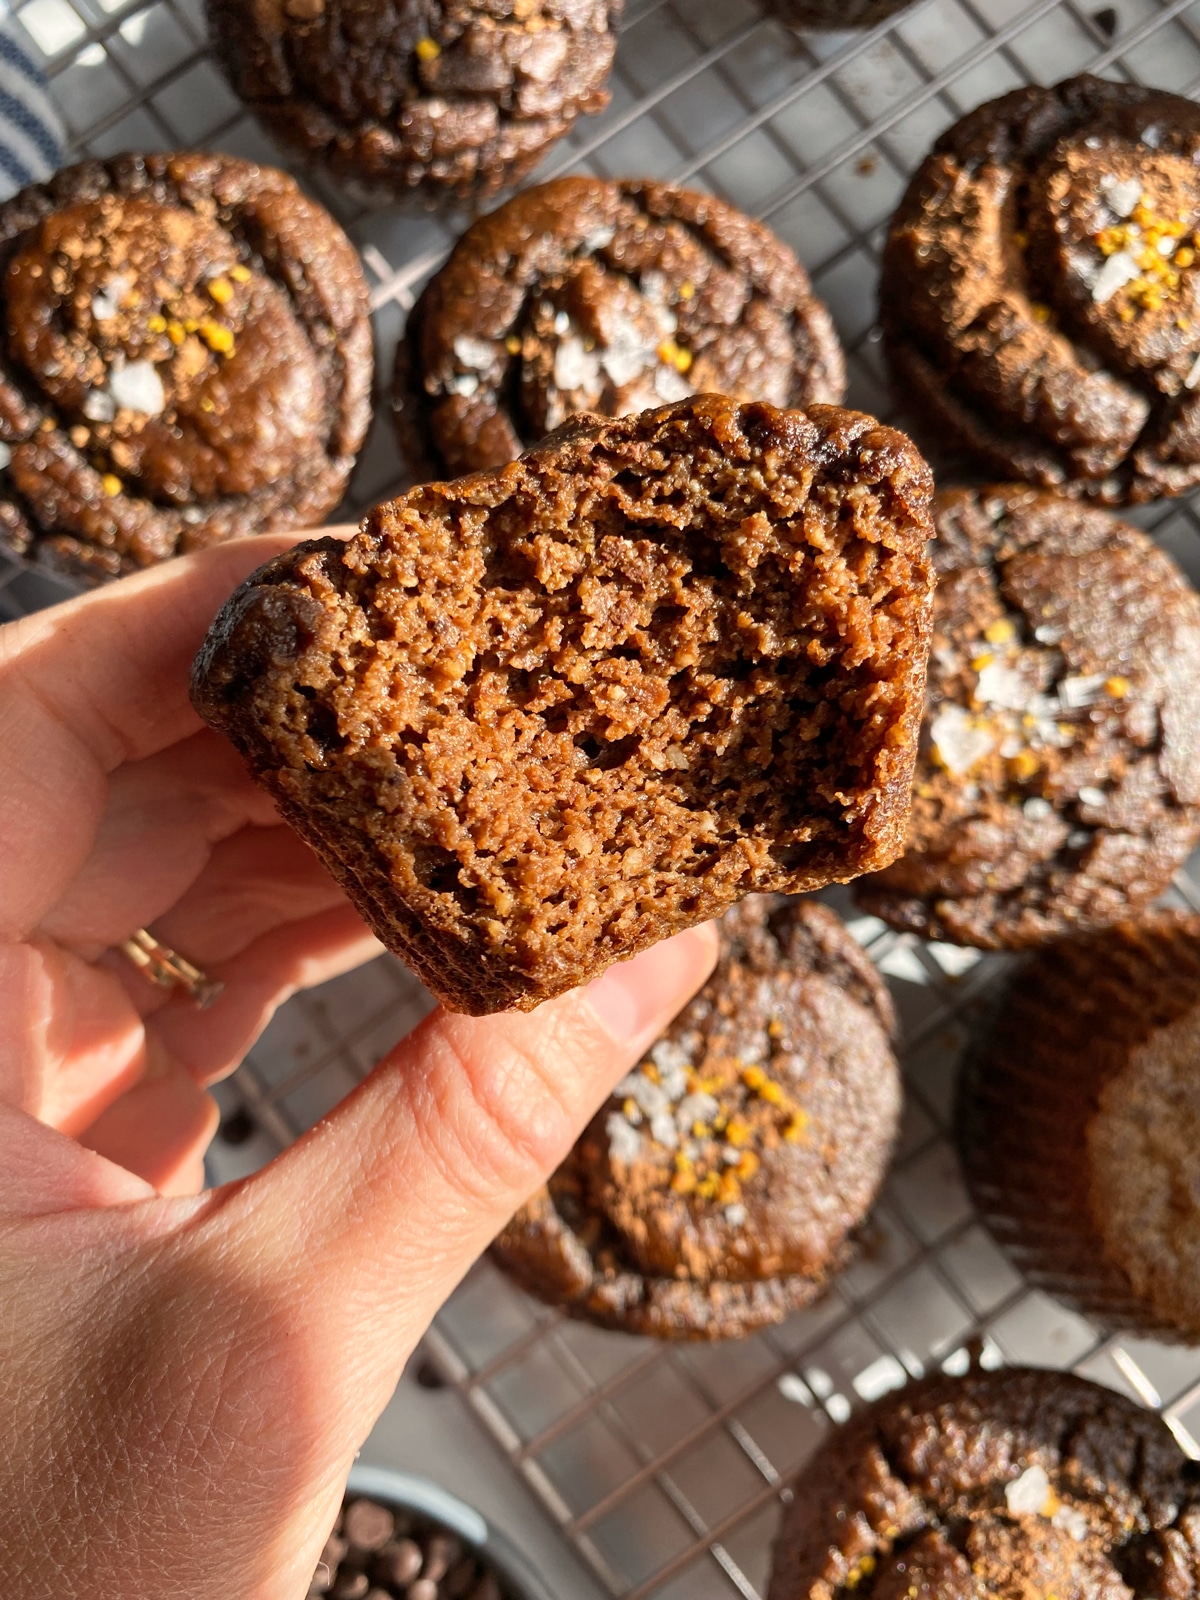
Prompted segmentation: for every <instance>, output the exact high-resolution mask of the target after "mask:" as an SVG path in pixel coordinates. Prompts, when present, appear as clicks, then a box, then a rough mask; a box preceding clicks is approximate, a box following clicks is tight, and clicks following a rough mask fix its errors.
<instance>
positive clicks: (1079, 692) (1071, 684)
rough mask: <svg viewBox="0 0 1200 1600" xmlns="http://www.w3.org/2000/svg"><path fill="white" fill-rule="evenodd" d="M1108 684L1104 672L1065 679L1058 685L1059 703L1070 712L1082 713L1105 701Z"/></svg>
mask: <svg viewBox="0 0 1200 1600" xmlns="http://www.w3.org/2000/svg"><path fill="white" fill-rule="evenodd" d="M1106 682H1107V679H1106V677H1105V674H1104V673H1103V672H1089V673H1084V674H1081V675H1080V676H1078V677H1074V678H1064V679H1063V680H1062V682H1061V683H1060V684H1059V685H1058V698H1059V702H1060V704H1062V705H1063V706H1065V707H1066V709H1067V710H1068V711H1082V710H1084V709H1085V707H1087V706H1094V705H1096V704H1097V702H1098V701H1100V700H1103V699H1104V685H1105V683H1106Z"/></svg>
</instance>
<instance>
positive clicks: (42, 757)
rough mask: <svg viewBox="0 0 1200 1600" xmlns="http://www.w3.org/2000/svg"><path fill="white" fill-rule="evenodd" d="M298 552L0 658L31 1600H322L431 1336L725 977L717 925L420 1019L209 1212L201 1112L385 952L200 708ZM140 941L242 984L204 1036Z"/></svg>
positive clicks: (8, 1494) (154, 584)
mask: <svg viewBox="0 0 1200 1600" xmlns="http://www.w3.org/2000/svg"><path fill="white" fill-rule="evenodd" d="M287 543H288V541H286V540H284V539H276V538H266V539H257V540H251V541H246V542H245V543H243V544H241V545H233V546H227V547H224V548H223V549H219V550H213V551H209V552H206V553H205V554H204V555H202V556H198V557H191V558H187V559H185V560H182V561H178V562H174V563H171V564H170V566H169V567H168V568H165V569H162V570H160V571H158V572H155V573H153V574H150V575H147V576H146V577H143V578H139V579H136V580H129V581H127V582H125V583H123V584H121V585H118V586H116V587H115V588H113V589H110V590H108V591H106V592H104V593H103V594H101V595H97V596H92V597H88V598H87V599H86V600H83V601H80V602H74V603H72V604H71V605H68V606H65V607H59V608H57V609H56V610H55V611H53V612H47V613H43V614H42V615H41V616H39V617H36V618H33V619H30V620H29V621H27V622H23V623H20V624H17V625H14V626H13V627H11V628H9V629H6V630H4V631H3V633H0V748H2V749H3V750H4V765H3V768H2V769H0V1437H3V1438H4V1439H5V1441H6V1445H5V1451H4V1452H0V1504H3V1505H4V1506H6V1507H8V1508H12V1509H11V1511H10V1512H9V1513H8V1514H7V1515H6V1519H5V1520H4V1522H3V1523H2V1524H0V1570H3V1571H4V1572H5V1574H6V1576H9V1577H10V1581H15V1583H16V1589H15V1591H14V1592H17V1593H20V1594H21V1596H22V1597H23V1600H42V1597H43V1596H44V1597H45V1600H50V1597H51V1596H53V1597H54V1600H73V1597H74V1596H76V1595H79V1596H83V1595H85V1594H86V1595H91V1594H94V1593H103V1594H105V1595H106V1596H107V1597H108V1600H125V1597H128V1600H135V1597H136V1600H201V1597H204V1600H208V1597H209V1596H211V1595H213V1594H220V1595H221V1596H222V1597H223V1600H286V1597H288V1596H291V1595H295V1596H299V1595H302V1594H303V1593H304V1592H305V1590H306V1588H307V1581H308V1577H309V1575H310V1574H311V1572H312V1569H313V1566H314V1563H315V1560H316V1556H317V1554H318V1553H319V1550H320V1547H321V1544H322V1542H323V1539H324V1536H325V1533H326V1531H327V1530H328V1528H329V1526H330V1524H331V1522H332V1519H333V1515H334V1512H335V1510H336V1506H337V1503H338V1500H339V1498H340V1495H341V1488H342V1484H343V1483H344V1480H345V1474H346V1472H347V1470H348V1468H349V1465H350V1463H351V1461H352V1460H353V1456H354V1454H355V1451H356V1450H357V1449H358V1447H359V1445H360V1444H361V1442H362V1440H363V1438H364V1437H365V1435H366V1433H367V1431H368V1430H369V1428H370V1426H371V1424H372V1422H373V1420H374V1418H375V1416H377V1414H378V1412H379V1410H380V1409H381V1408H382V1406H383V1405H384V1404H385V1403H386V1401H387V1398H388V1396H389V1394H390V1392H391V1389H392V1388H393V1386H394V1384H395V1381H396V1378H397V1377H398V1375H399V1372H400V1369H401V1367H402V1365H403V1363H404V1361H405V1359H406V1358H407V1355H408V1353H409V1352H410V1351H411V1349H412V1347H413V1345H414V1344H415V1342H416V1340H417V1338H419V1336H420V1334H421V1333H422V1332H423V1330H424V1327H425V1325H426V1323H427V1322H428V1320H429V1317H430V1316H431V1315H432V1313H433V1311H434V1310H435V1309H436V1307H437V1305H438V1304H439V1303H440V1301H441V1300H442V1299H443V1298H444V1297H445V1295H446V1294H447V1293H448V1292H449V1290H450V1289H451V1288H452V1287H453V1285H454V1283H455V1282H456V1281H457V1279H458V1278H459V1277H460V1276H461V1274H462V1272H463V1271H464V1270H465V1269H466V1268H467V1266H468V1265H469V1264H470V1262H471V1260H472V1259H473V1258H474V1257H475V1255H477V1254H478V1252H479V1250H481V1249H482V1248H483V1247H484V1245H485V1244H486V1243H487V1241H488V1240H489V1239H490V1238H491V1237H492V1235H493V1234H494V1233H495V1232H496V1231H497V1229H498V1228H499V1227H500V1226H501V1225H502V1223H503V1222H504V1221H505V1220H506V1219H507V1217H508V1215H510V1214H511V1212H512V1210H513V1209H515V1207H516V1205H518V1204H519V1203H520V1202H521V1201H522V1200H523V1199H524V1198H525V1197H526V1196H527V1195H528V1194H529V1193H530V1192H531V1191H532V1190H533V1189H534V1188H535V1187H536V1186H537V1184H538V1183H539V1182H540V1181H542V1179H543V1177H544V1176H545V1174H546V1173H548V1172H549V1170H551V1168H552V1167H553V1166H554V1165H555V1164H556V1162H557V1161H558V1160H559V1159H561V1157H562V1155H563V1154H565V1151H566V1149H567V1148H568V1147H569V1144H570V1142H571V1140H572V1139H573V1137H574V1136H575V1134H576V1133H577V1132H578V1130H579V1128H580V1127H581V1125H582V1123H583V1121H584V1120H585V1119H586V1117H587V1115H588V1114H589V1112H590V1111H591V1110H592V1109H593V1107H594V1106H595V1104H596V1103H598V1101H599V1100H600V1099H601V1098H602V1097H603V1095H604V1093H605V1092H606V1091H607V1089H608V1087H609V1086H610V1085H611V1083H612V1082H614V1081H615V1080H616V1079H617V1078H618V1077H619V1076H620V1075H621V1073H622V1072H624V1071H625V1070H626V1069H627V1067H628V1066H629V1065H631V1064H632V1062H633V1061H634V1060H636V1059H637V1056H638V1055H639V1054H640V1052H641V1050H642V1049H643V1048H645V1046H646V1045H647V1044H648V1043H649V1042H650V1041H651V1040H652V1039H653V1037H654V1036H655V1034H656V1033H657V1032H658V1031H660V1029H661V1028H662V1026H663V1025H664V1024H665V1022H666V1021H667V1020H668V1018H669V1017H670V1016H671V1015H673V1014H674V1012H675V1011H676V1010H678V1008H679V1006H680V1005H682V1004H683V1002H684V1001H685V1000H686V998H687V997H688V996H689V995H690V993H691V992H692V991H693V990H694V989H695V987H696V986H697V985H698V984H699V983H700V982H701V981H703V978H704V976H705V975H706V973H707V970H708V968H709V967H710V965H711V961H712V958H713V953H714V943H713V940H712V939H711V937H710V936H708V934H707V933H706V931H705V930H697V931H696V932H695V933H692V934H689V935H683V936H681V937H680V938H679V939H677V940H674V941H671V942H669V943H668V944H667V945H663V946H659V947H658V948H657V949H656V950H653V951H650V952H648V953H647V954H646V955H645V956H643V957H641V958H639V960H638V961H637V962H635V963H633V964H631V965H630V966H628V967H624V968H620V969H614V970H613V972H612V973H610V974H609V975H608V976H606V977H605V978H603V979H601V980H600V981H599V983H598V984H597V985H594V986H593V987H592V989H591V990H589V991H587V992H586V993H579V994H576V995H570V996H566V997H564V998H563V999H562V1000H560V1001H556V1002H553V1003H552V1004H551V1005H548V1006H544V1007H542V1008H541V1010H540V1011H539V1012H537V1013H535V1014H533V1015H531V1016H523V1017H508V1016H506V1017H500V1018H492V1019H484V1020H482V1021H475V1020H471V1019H467V1018H459V1017H451V1016H446V1015H443V1014H440V1013H435V1015H434V1016H433V1017H432V1018H430V1019H428V1020H427V1022H426V1023H424V1024H422V1026H421V1028H419V1029H418V1030H417V1032H416V1033H415V1034H414V1035H412V1036H411V1037H410V1039H408V1040H406V1041H405V1042H404V1043H403V1044H402V1045H401V1046H399V1047H398V1048H397V1050H396V1051H394V1052H393V1053H392V1054H391V1055H390V1056H389V1057H388V1059H387V1061H386V1062H385V1063H383V1064H382V1065H381V1066H380V1068H378V1069H377V1071H376V1072H375V1073H374V1074H373V1075H372V1077H371V1078H370V1079H369V1080H368V1081H367V1083H366V1084H364V1085H363V1086H362V1087H361V1088H360V1089H359V1090H358V1091H357V1092H356V1093H355V1095H353V1096H352V1097H351V1098H350V1099H349V1100H348V1101H346V1102H344V1103H343V1105H342V1106H341V1107H339V1108H338V1110H337V1111H336V1112H335V1113H334V1114H333V1116H332V1117H331V1118H330V1119H328V1120H327V1122H326V1123H325V1124H323V1125H322V1126H321V1127H319V1128H318V1129H316V1130H314V1132H313V1134H312V1135H310V1136H309V1137H308V1138H307V1139H305V1140H303V1141H301V1143H300V1144H298V1145H297V1146H295V1147H294V1148H293V1149H292V1150H291V1151H289V1152H288V1153H287V1154H286V1155H285V1156H284V1157H282V1158H280V1159H279V1160H278V1161H276V1162H275V1163H273V1164H272V1165H271V1167H269V1168H268V1169H266V1171H264V1172H263V1173H262V1174H260V1175H258V1176H257V1177H256V1178H255V1179H253V1180H251V1181H250V1182H248V1183H246V1184H243V1185H237V1186H230V1187H229V1188H227V1189H225V1190H221V1191H217V1192H216V1193H215V1194H213V1195H208V1196H202V1197H196V1193H195V1192H196V1191H197V1190H198V1189H199V1187H200V1185H201V1182H202V1169H201V1160H202V1155H203V1150H204V1148H205V1145H206V1144H207V1140H208V1138H209V1137H210V1135H211V1132H212V1129H213V1125H214V1122H215V1111H214V1108H213V1104H212V1101H211V1099H210V1097H209V1096H208V1095H207V1094H206V1093H205V1086H206V1085H208V1084H211V1083H212V1082H213V1081H215V1080H216V1079H218V1078H219V1077H221V1076H222V1075H223V1074H225V1073H227V1072H229V1071H231V1070H232V1068H233V1067H234V1066H236V1064H237V1062H238V1061H239V1060H240V1059H241V1057H242V1055H243V1054H244V1052H245V1051H246V1049H247V1048H248V1047H249V1045H250V1044H251V1043H252V1042H253V1040H254V1038H255V1037H256V1036H257V1034H258V1032H259V1031H260V1030H261V1028H262V1027H263V1025H264V1024H265V1022H266V1021H267V1020H268V1018H269V1017H270V1015H271V1012H272V1011H273V1010H274V1008H275V1006H276V1005H278V1004H279V1002H280V1001H281V1000H282V999H283V998H285V997H286V995H287V994H289V993H290V992H292V991H293V990H294V989H296V988H298V987H301V986H303V985H308V984H312V983H316V982H320V981H322V980H323V979H324V978H327V977H330V976H332V975H334V974H335V973H337V972H339V971H342V970H345V969H346V968H347V967H349V966H352V965H354V964H356V963H357V962H359V961H361V960H363V959H365V958H366V957H368V956H369V955H371V954H372V953H373V952H374V951H375V950H376V949H377V948H378V947H377V945H376V944H375V941H374V940H373V939H372V938H371V937H370V935H369V934H368V933H367V931H366V929H365V928H364V927H363V925H362V923H361V922H360V921H359V919H358V917H357V915H356V914H355V913H354V912H353V911H352V910H351V908H350V907H349V906H348V905H347V903H346V902H345V900H344V898H343V897H342V895H341V893H340V891H339V890H338V889H337V888H336V886H335V885H334V884H333V883H332V881H331V880H330V879H329V878H328V876H327V875H326V874H325V872H324V870H323V869H322V868H321V867H320V865H319V864H318V863H317V861H316V860H315V858H314V857H313V856H312V855H311V854H310V853H309V852H308V851H307V849H306V848H305V847H304V846H303V845H302V844H301V843H300V842H299V840H297V839H296V838H295V836H294V835H293V834H291V832H290V831H289V830H287V829H286V828H285V827H283V826H282V825H281V824H280V823H279V821H278V818H277V817H276V814H275V812H274V809H273V807H272V805H271V803H270V801H269V800H268V799H267V798H266V797H265V796H264V795H263V794H261V792H259V791H258V790H257V789H256V788H255V786H254V785H253V784H252V783H251V782H250V780H249V779H248V778H247V777H246V775H245V773H244V772H243V770H242V768H241V765H240V763H239V761H238V760H237V758H236V756H235V755H234V753H233V751H232V750H231V749H229V748H227V747H226V746H225V745H224V743H223V742H222V741H220V740H219V739H217V737H216V736H215V735H213V734H211V733H209V732H208V731H207V730H205V729H203V728H201V726H200V724H199V721H198V719H197V718H196V717H195V715H194V713H193V712H192V711H191V709H190V707H189V706H188V703H187V695H186V686H187V676H188V669H189V667H190V662H191V658H192V656H193V654H194V653H195V650H196V648H197V647H198V645H199V642H200V639H201V637H202V635H203V632H204V629H205V627H206V626H207V623H208V622H209V620H210V619H211V617H212V616H213V615H214V613H215V612H216V610H217V608H218V606H219V605H220V603H221V601H222V600H223V599H224V598H225V596H226V595H227V594H228V593H229V591H230V589H231V588H232V587H233V586H234V585H235V584H236V583H237V582H238V581H239V580H240V579H241V578H242V577H244V576H245V575H246V574H247V573H248V572H250V571H251V570H252V569H253V568H254V567H256V566H257V565H258V564H259V563H260V562H262V561H264V560H266V559H267V558H268V557H269V556H271V555H273V554H275V553H276V551H277V550H279V549H282V548H284V547H285V545H286V544H287ZM144 926H151V927H152V928H153V930H154V932H155V934H156V935H157V936H158V937H159V938H161V939H162V940H163V941H164V942H165V943H167V944H169V945H172V946H173V947H175V948H177V949H179V950H181V951H183V952H184V953H186V955H187V956H188V957H189V958H190V959H192V960H193V961H195V962H196V963H198V964H199V965H201V966H203V967H204V968H205V969H206V970H207V971H208V972H210V973H211V974H212V975H213V976H215V977H217V978H219V979H221V980H223V981H224V983H225V985H226V987H225V991H224V993H223V994H222V996H221V998H220V1000H219V1002H218V1003H217V1004H216V1005H215V1006H214V1007H213V1008H212V1009H211V1010H209V1011H206V1012H203V1013H201V1012H197V1011H196V1009H195V1008H194V1007H193V1006H192V1005H191V1004H190V1003H189V1002H188V1001H187V1000H185V999H183V998H181V997H179V996H171V995H168V994H166V993H165V992H164V991H162V990H158V989H156V988H154V987H152V986H151V985H150V984H149V983H148V982H147V981H146V979H145V978H144V977H143V976H142V975H141V974H139V973H138V972H136V971H135V970H134V968H133V967H132V966H131V965H129V964H128V962H127V961H126V960H125V959H124V958H123V957H121V956H119V955H116V954H114V953H113V947H114V946H116V945H117V944H119V943H120V941H121V940H123V939H126V938H128V937H129V935H130V934H131V933H132V932H133V931H134V930H135V929H136V928H139V927H144ZM168 1196H174V1197H175V1198H167V1197H168ZM188 1196H192V1198H187V1197H188ZM31 1486H32V1492H31Z"/></svg>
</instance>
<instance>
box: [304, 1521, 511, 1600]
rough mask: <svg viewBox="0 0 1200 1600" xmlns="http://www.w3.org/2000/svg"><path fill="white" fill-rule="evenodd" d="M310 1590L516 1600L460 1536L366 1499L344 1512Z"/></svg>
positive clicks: (341, 1596)
mask: <svg viewBox="0 0 1200 1600" xmlns="http://www.w3.org/2000/svg"><path fill="white" fill-rule="evenodd" d="M308 1592H309V1594H310V1595H327V1596H328V1597H329V1600H395V1597H398V1596H401V1595H403V1596H404V1600H517V1597H516V1595H515V1594H514V1592H513V1590H512V1589H511V1588H509V1587H508V1586H507V1585H506V1584H504V1583H502V1582H501V1580H500V1578H499V1577H498V1576H497V1574H496V1573H495V1572H494V1571H493V1570H492V1568H491V1567H490V1566H488V1565H487V1563H486V1562H485V1561H484V1560H483V1558H482V1557H481V1556H479V1555H478V1554H477V1553H476V1552H475V1551H474V1550H472V1549H471V1548H470V1547H469V1546H468V1545H467V1544H466V1543H465V1542H464V1541H463V1540H462V1539H460V1538H459V1537H458V1536H457V1534H453V1533H450V1532H449V1531H448V1530H447V1529H445V1528H444V1527H442V1525H441V1524H440V1523H437V1522H432V1521H430V1520H429V1519H428V1518H427V1517H421V1516H418V1515H415V1514H413V1513H411V1512H407V1511H391V1510H389V1508H388V1507H387V1506H383V1505H380V1504H379V1503H378V1501H375V1500H365V1499H351V1500H347V1502H346V1504H345V1505H344V1506H343V1507H342V1511H341V1514H340V1515H339V1517H338V1519H337V1523H336V1524H335V1526H334V1530H333V1532H332V1533H331V1534H330V1535H329V1538H328V1539H327V1540H326V1541H325V1548H324V1550H322V1552H321V1559H320V1561H319V1562H318V1563H317V1570H316V1572H314V1573H313V1579H312V1582H311V1583H310V1584H309V1586H308Z"/></svg>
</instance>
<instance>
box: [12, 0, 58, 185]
mask: <svg viewBox="0 0 1200 1600" xmlns="http://www.w3.org/2000/svg"><path fill="white" fill-rule="evenodd" d="M7 11H8V7H7V5H6V4H5V3H4V0H0V200H7V199H8V197H9V195H13V194H16V192H17V190H18V189H23V188H24V187H25V185H26V184H28V183H38V182H40V181H41V180H42V179H43V178H48V177H49V176H50V174H51V173H52V172H53V171H55V169H56V168H57V167H59V166H61V165H62V152H63V133H62V124H61V122H60V121H59V117H58V112H57V111H56V110H55V109H54V102H53V101H52V100H51V98H50V92H49V90H48V89H47V88H46V80H45V78H44V77H43V76H42V72H41V68H40V67H39V66H38V65H37V63H36V62H35V61H34V59H33V56H32V54H31V52H30V48H29V42H28V40H26V39H24V38H23V36H22V33H21V29H20V28H19V27H18V26H17V25H16V23H14V22H13V21H12V19H11V18H10V17H9V16H8V15H6V13H7Z"/></svg>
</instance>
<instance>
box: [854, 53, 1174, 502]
mask: <svg viewBox="0 0 1200 1600" xmlns="http://www.w3.org/2000/svg"><path fill="white" fill-rule="evenodd" d="M1197 159H1200V108H1198V107H1197V106H1196V105H1195V104H1194V103H1193V102H1192V101H1191V100H1187V99H1184V98H1182V97H1181V96H1178V95H1172V94H1167V93H1164V92H1163V91H1161V90H1156V89H1146V88H1143V87H1141V86H1140V85H1135V84H1129V83H1109V82H1107V81H1104V80H1101V79H1099V78H1092V77H1080V78H1073V79H1070V80H1069V81H1067V82H1065V83H1060V84H1058V85H1057V86H1056V87H1054V88H1029V89H1019V90H1015V91H1014V92H1013V93H1011V94H1008V95H1005V96H1003V97H1002V98H1001V99H999V100H994V101H991V102H989V103H988V104H987V105H983V106H980V107H979V109H978V110H976V111H973V112H972V113H971V114H970V115H969V116H967V117H964V118H963V119H962V120H961V121H960V122H958V123H956V124H955V125H954V126H953V127H952V128H950V129H949V130H948V131H947V132H946V133H944V134H943V135H942V137H941V138H940V139H939V140H938V142H937V144H936V145H935V146H934V149H933V152H932V154H931V155H930V156H929V157H928V158H927V159H926V161H925V162H924V163H923V164H922V166H921V167H920V169H919V171H918V172H917V174H916V176H915V177H914V179H913V181H912V183H911V185H910V187H909V189H908V192H907V194H906V195H905V197H904V200H903V201H902V202H901V205H900V207H899V210H898V211H897V213H896V216H895V218H894V219H893V222H892V226H891V232H890V236H889V239H888V242H887V247H886V250H885V254H884V267H883V277H882V281H881V322H882V326H883V330H884V337H885V342H886V347H887V352H888V356H889V359H890V362H891V365H892V368H893V372H894V374H895V376H896V379H897V388H898V391H899V392H900V393H901V394H902V395H903V397H904V400H905V402H906V403H911V404H912V405H914V406H915V407H916V408H917V409H918V411H919V412H920V413H922V414H923V415H924V417H925V419H926V420H927V421H928V422H929V423H930V424H931V425H932V428H933V429H934V431H935V433H936V436H937V438H938V440H939V442H940V443H942V444H944V445H957V446H958V447H960V448H961V449H964V450H966V451H967V452H969V453H970V454H971V455H972V456H974V457H977V458H979V459H980V460H981V461H984V462H986V463H987V464H988V467H989V469H990V470H992V471H993V472H999V473H1002V474H1004V475H1005V476H1008V477H1016V478H1023V479H1026V480H1028V481H1030V482H1033V483H1038V484H1041V485H1043V486H1044V487H1047V488H1056V487H1057V488H1061V489H1062V490H1064V491H1065V492H1067V493H1070V494H1080V495H1086V496H1089V497H1091V498H1093V499H1096V500H1099V501H1102V502H1104V503H1105V504H1109V505H1122V504H1129V503H1131V502H1135V501H1142V500H1152V499H1156V498H1158V497H1160V496H1162V495H1170V494H1181V493H1183V492H1184V491H1185V490H1187V489H1189V488H1191V487H1193V486H1194V485H1195V484H1197V483H1200V271H1198V268H1197V262H1198V260H1200V177H1198V175H1197V173H1198V169H1197V165H1196V163H1197Z"/></svg>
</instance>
